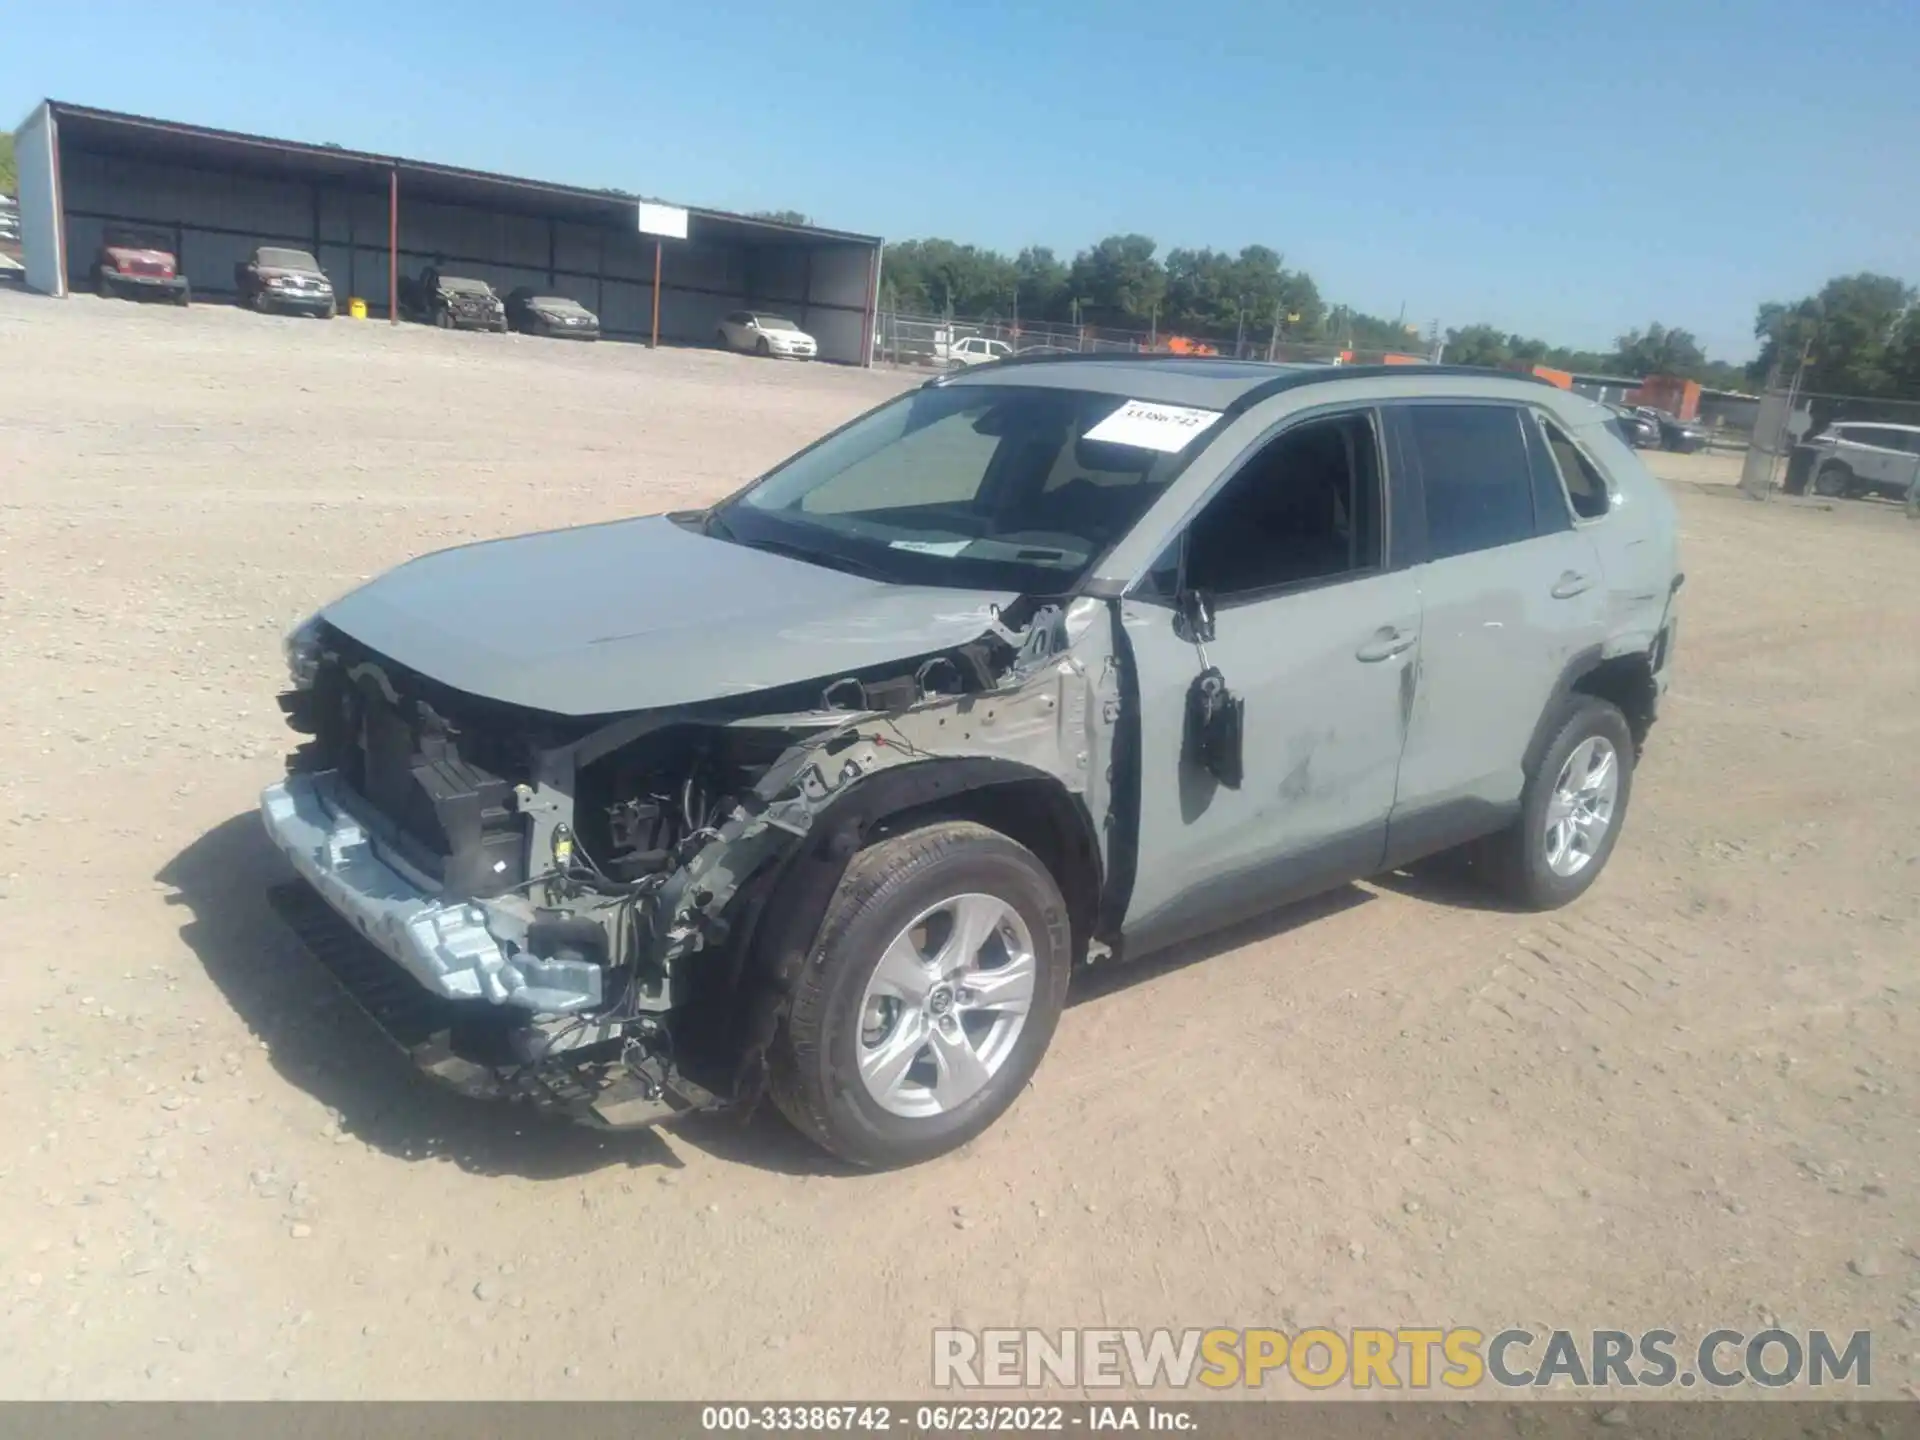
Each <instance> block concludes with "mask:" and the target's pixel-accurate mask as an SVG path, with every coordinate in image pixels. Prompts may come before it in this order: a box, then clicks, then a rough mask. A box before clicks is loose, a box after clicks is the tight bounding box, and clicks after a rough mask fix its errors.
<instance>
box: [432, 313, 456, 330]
mask: <svg viewBox="0 0 1920 1440" xmlns="http://www.w3.org/2000/svg"><path fill="white" fill-rule="evenodd" d="M433 323H434V324H436V325H438V326H439V327H440V328H441V329H442V330H451V329H452V328H453V312H452V311H450V310H436V311H434V312H433Z"/></svg>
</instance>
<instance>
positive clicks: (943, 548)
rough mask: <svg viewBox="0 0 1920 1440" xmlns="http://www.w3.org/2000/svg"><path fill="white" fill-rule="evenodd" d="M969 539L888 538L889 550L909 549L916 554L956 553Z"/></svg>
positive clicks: (963, 547) (967, 543)
mask: <svg viewBox="0 0 1920 1440" xmlns="http://www.w3.org/2000/svg"><path fill="white" fill-rule="evenodd" d="M972 543H973V542H972V541H971V540H889V541H888V542H887V548H888V549H889V550H911V551H912V552H913V553H914V554H916V555H958V554H959V553H960V552H961V551H962V550H964V549H966V548H967V546H969V545H971V544H972Z"/></svg>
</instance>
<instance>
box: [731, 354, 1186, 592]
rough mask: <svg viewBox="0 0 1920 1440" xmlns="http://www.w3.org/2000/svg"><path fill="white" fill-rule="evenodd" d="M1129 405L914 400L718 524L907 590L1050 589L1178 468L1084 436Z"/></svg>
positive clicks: (797, 466)
mask: <svg viewBox="0 0 1920 1440" xmlns="http://www.w3.org/2000/svg"><path fill="white" fill-rule="evenodd" d="M1126 403H1127V401H1126V397H1125V396H1121V395H1105V394H1094V393H1088V392H1083V391H1077V390H1064V389H1055V388H1051V387H1039V386H1033V387H1027V386H1010V385H991V386H989V385H956V386H943V387H938V388H935V389H928V390H916V391H914V392H913V393H911V394H910V395H906V396H903V397H902V398H900V399H898V400H895V401H893V402H891V403H890V404H887V405H884V406H882V407H881V408H880V409H878V410H875V411H873V412H872V413H870V414H868V415H865V416H863V417H862V418H861V419H859V420H856V421H855V422H854V423H853V424H851V425H849V426H848V427H847V428H846V429H844V430H841V431H839V432H838V433H836V434H834V435H830V436H828V437H827V438H826V439H825V440H823V441H821V442H820V443H819V444H818V445H815V446H814V447H813V448H811V449H809V450H805V451H802V452H801V453H800V454H799V455H796V456H795V457H794V458H793V459H791V460H789V461H788V462H787V463H786V464H785V465H782V466H781V467H780V468H779V469H777V470H775V471H773V472H772V473H771V474H769V475H767V476H766V477H765V478H764V479H763V480H761V481H760V482H759V483H758V484H757V485H755V486H753V488H751V489H750V490H747V491H746V492H745V493H743V494H741V495H740V496H738V497H736V498H735V499H734V500H732V501H729V502H728V503H727V504H725V505H724V506H722V507H720V509H719V510H718V511H716V512H715V516H714V518H715V519H716V520H717V521H718V524H717V525H714V526H713V527H712V530H713V533H715V534H716V535H718V536H719V537H720V538H722V539H729V540H733V541H736V542H738V543H740V544H744V545H751V546H756V547H759V548H765V549H777V550H781V551H783V552H785V553H789V554H797V555H799V556H801V557H802V558H804V559H809V560H813V561H815V562H817V563H819V564H823V565H830V566H837V567H838V568H842V569H850V570H856V571H860V572H862V573H868V574H872V575H875V576H878V577H879V578H882V579H885V580H890V581H894V582H896V583H900V584H910V585H940V586H953V587H964V588H982V589H985V588H995V589H1014V590H1022V591H1027V592H1031V593H1038V594H1059V593H1061V592H1063V591H1066V590H1069V589H1071V588H1072V587H1073V586H1074V584H1075V583H1076V582H1077V581H1078V580H1079V578H1080V577H1081V576H1082V575H1083V574H1085V573H1086V571H1087V569H1088V567H1089V566H1091V565H1092V564H1093V562H1094V561H1095V560H1096V559H1097V558H1098V557H1099V556H1100V555H1101V554H1102V553H1104V552H1105V551H1106V550H1107V549H1108V548H1109V547H1110V546H1111V545H1113V544H1114V543H1115V542H1116V541H1118V540H1119V539H1120V538H1121V537H1122V536H1123V535H1125V534H1126V532H1127V531H1128V530H1129V529H1130V528H1131V527H1132V526H1133V525H1134V523H1135V522H1136V521H1137V520H1139V518H1140V516H1141V515H1142V514H1143V513H1145V511H1146V509H1147V506H1148V505H1150V504H1152V503H1153V501H1154V500H1155V499H1156V498H1157V497H1158V496H1159V495H1160V493H1161V491H1162V490H1163V489H1164V488H1165V487H1166V485H1167V483H1168V481H1170V480H1171V479H1172V478H1173V476H1174V474H1175V472H1176V471H1177V470H1178V468H1179V465H1180V459H1181V456H1180V453H1179V452H1177V451H1176V452H1171V453H1169V452H1168V451H1165V450H1158V449H1151V448H1147V447H1145V446H1142V445H1137V444H1127V443H1115V442H1113V441H1110V440H1106V439H1088V438H1087V432H1088V431H1090V430H1092V429H1093V428H1094V427H1095V426H1097V425H1099V424H1100V422H1101V421H1103V420H1105V419H1106V418H1107V417H1108V416H1109V415H1111V414H1113V412H1114V411H1116V410H1118V409H1119V408H1120V407H1121V406H1122V405H1124V404H1126ZM1189 444H1191V441H1189Z"/></svg>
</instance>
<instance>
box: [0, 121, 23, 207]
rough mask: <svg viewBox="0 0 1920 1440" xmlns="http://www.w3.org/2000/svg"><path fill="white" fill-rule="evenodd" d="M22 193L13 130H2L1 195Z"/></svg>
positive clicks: (0, 155) (0, 131)
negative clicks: (14, 149) (14, 152)
mask: <svg viewBox="0 0 1920 1440" xmlns="http://www.w3.org/2000/svg"><path fill="white" fill-rule="evenodd" d="M19 193H20V169H19V166H18V165H16V164H15V163H14V159H13V132H12V131H11V130H0V195H18V194H19Z"/></svg>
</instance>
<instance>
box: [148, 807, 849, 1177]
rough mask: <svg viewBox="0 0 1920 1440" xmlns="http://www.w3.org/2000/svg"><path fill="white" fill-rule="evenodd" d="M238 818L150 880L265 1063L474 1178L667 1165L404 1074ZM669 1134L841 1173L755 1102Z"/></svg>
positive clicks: (664, 1148)
mask: <svg viewBox="0 0 1920 1440" xmlns="http://www.w3.org/2000/svg"><path fill="white" fill-rule="evenodd" d="M291 873H292V872H291V871H290V870H289V868H288V866H287V864H286V861H285V860H284V859H282V857H281V856H280V855H279V853H278V852H276V851H275V850H274V848H273V846H272V845H271V844H270V843H269V842H268V840H267V838H266V836H265V835H264V834H263V833H262V832H261V829H260V822H259V819H258V818H257V817H256V816H254V815H252V814H244V815H236V816H234V817H233V818H232V819H230V820H227V821H224V822H223V823H221V824H220V825H217V826H215V827H214V828H213V829H212V830H210V831H208V832H207V833H206V834H204V835H202V836H201V837H200V838H199V839H198V840H196V841H194V842H193V843H192V844H191V845H189V846H188V847H187V848H186V849H184V850H182V851H181V852H180V853H179V854H178V855H176V856H174V857H173V859H172V860H171V861H169V862H168V863H167V865H166V866H165V867H164V868H163V869H162V870H161V871H160V873H159V874H158V875H157V876H156V877H155V878H156V879H157V880H158V881H160V883H161V884H163V885H168V886H171V887H172V889H173V891H174V893H173V894H172V895H171V896H169V897H168V898H169V903H171V904H174V905H178V906H180V907H182V908H183V909H184V910H186V911H187V912H188V913H187V916H186V918H185V920H184V923H183V924H182V925H181V927H180V936H181V939H183V940H184V941H185V942H186V943H187V945H188V946H189V947H190V948H191V949H192V950H193V952H194V954H195V955H197V956H198V957H199V959H200V963H201V964H202V965H203V966H204V967H205V968H206V972H207V974H208V976H209V977H210V978H211V979H212V980H213V982H214V984H215V985H217V986H218V987H219V988H220V991H221V993H222V994H223V995H224V996H225V997H226V1000H227V1002H228V1003H229V1004H231V1005H232V1006H233V1008H234V1011H235V1013H237V1014H238V1015H239V1016H240V1018H241V1019H242V1020H243V1021H245V1022H246V1024H247V1026H248V1028H249V1029H250V1030H251V1031H252V1032H253V1035H254V1037H255V1039H256V1040H258V1041H261V1042H264V1044H265V1047H266V1053H267V1055H268V1057H269V1059H270V1060H271V1061H272V1063H273V1067H274V1069H275V1070H276V1071H278V1072H279V1074H280V1075H281V1076H282V1077H283V1078H285V1079H286V1080H287V1081H288V1082H289V1083H290V1084H292V1085H294V1086H296V1087H298V1088H299V1089H301V1090H304V1091H305V1092H306V1093H307V1094H309V1095H311V1096H312V1097H313V1098H314V1099H315V1100H317V1101H319V1102H320V1104H321V1105H323V1106H325V1107H326V1108H327V1110H329V1111H331V1112H332V1114H333V1115H334V1116H336V1117H337V1118H338V1128H339V1130H340V1131H341V1132H342V1133H344V1134H346V1135H348V1136H350V1137H352V1138H353V1139H355V1140H359V1141H362V1142H364V1143H365V1144H367V1145H370V1146H372V1147H373V1148H374V1149H376V1150H379V1151H381V1152H382V1153H384V1154H387V1155H392V1156H394V1157H395V1158H397V1159H402V1160H411V1161H443V1162H444V1161H451V1162H452V1163H453V1164H456V1165H458V1166H459V1167H460V1168H461V1169H463V1170H467V1171H470V1172H472V1173H474V1174H479V1175H517V1176H522V1177H524V1178H527V1179H535V1180H552V1179H564V1178H566V1177H568V1176H573V1175H584V1174H588V1173H590V1172H592V1171H595V1170H601V1169H605V1168H607V1167H609V1166H615V1165H624V1166H636V1167H645V1166H660V1167H662V1168H665V1169H674V1168H678V1167H679V1166H680V1165H681V1164H682V1162H681V1161H680V1159H679V1158H678V1157H677V1156H676V1154H675V1153H674V1148H673V1145H672V1144H670V1143H669V1142H668V1140H667V1139H666V1138H665V1136H664V1135H663V1134H662V1132H659V1131H654V1130H633V1131H620V1132H612V1131H601V1130H594V1129H589V1128H588V1127H586V1126H583V1125H577V1124H574V1123H572V1122H570V1121H568V1120H565V1119H563V1118H560V1117H557V1116H553V1115H543V1114H538V1113H535V1112H533V1111H531V1110H529V1109H526V1108H524V1107H522V1106H517V1105H515V1106H509V1105H504V1104H500V1103H497V1102H489V1101H484V1100H473V1099H469V1098H467V1097H465V1096H462V1095H457V1094H454V1093H453V1092H451V1091H449V1090H446V1089H443V1088H441V1087H440V1086H438V1085H436V1084H434V1083H433V1082H432V1081H430V1080H428V1079H427V1078H426V1077H425V1076H423V1075H421V1074H420V1073H419V1072H418V1071H417V1070H415V1068H414V1066H413V1064H412V1062H411V1061H409V1060H408V1059H407V1058H406V1056H404V1055H403V1054H401V1053H400V1051H399V1050H398V1049H397V1048H395V1047H394V1046H393V1045H392V1044H391V1043H390V1042H389V1041H388V1040H387V1039H386V1037H385V1036H384V1035H382V1034H381V1033H380V1030H379V1028H378V1027H377V1026H376V1025H375V1024H374V1023H373V1021H372V1020H370V1019H368V1018H367V1016H365V1015H364V1014H362V1013H361V1011H360V1010H359V1008H358V1007H357V1006H356V1005H355V1004H354V1003H353V1002H352V1001H351V1000H350V999H348V998H347V996H346V995H345V994H344V993H343V992H342V991H341V990H340V988H339V987H338V986H337V985H336V984H335V983H334V981H333V979H332V977H331V976H330V975H328V974H327V972H326V971H325V969H323V968H322V966H321V965H320V962H319V961H317V960H315V959H314V958H313V957H312V956H311V955H309V954H308V953H307V951H306V948H305V946H304V945H302V944H301V942H300V941H299V940H298V939H297V938H296V937H295V935H294V934H293V932H292V931H291V930H289V929H288V928H287V926H286V925H285V923H284V922H283V921H282V920H281V919H280V917H279V916H278V915H277V914H276V913H275V912H274V910H273V908H272V906H271V905H270V904H269V903H268V900H267V895H268V892H269V891H270V890H271V889H272V887H274V886H275V885H278V884H280V883H281V882H283V881H285V880H286V879H288V878H289V876H290V875H291ZM671 1133H672V1135H673V1136H674V1137H675V1138H677V1139H681V1140H684V1141H686V1142H687V1143H688V1144H690V1145H692V1146H694V1147H696V1148H698V1149H701V1150H704V1151H707V1152H708V1153H710V1154H713V1155H715V1156H716V1157H719V1158H722V1159H726V1160H731V1161H735V1162H737V1163H740V1164H745V1165H755V1166H758V1167H760V1168H762V1169H767V1170H772V1171H776V1172H781V1173H791V1174H817V1175H832V1174H846V1173H851V1172H850V1170H849V1167H846V1166H844V1165H841V1164H839V1162H836V1161H834V1160H833V1159H831V1158H830V1157H828V1156H826V1155H825V1154H823V1153H822V1152H820V1151H818V1150H816V1149H815V1148H814V1147H813V1146H812V1145H810V1144H808V1143H807V1141H805V1140H804V1139H802V1138H801V1136H799V1135H798V1134H796V1133H795V1132H794V1131H793V1130H792V1129H791V1128H790V1127H788V1126H787V1125H786V1124H785V1123H784V1122H783V1121H781V1119H780V1118H779V1116H777V1115H775V1114H773V1113H772V1112H771V1110H770V1108H769V1107H767V1106H764V1105H763V1106H761V1107H759V1109H758V1110H757V1111H755V1112H754V1113H753V1114H752V1115H750V1116H747V1117H745V1118H742V1117H740V1116H732V1115H711V1116H695V1117H689V1118H688V1119H686V1120H683V1121H680V1122H678V1123H676V1125H675V1126H674V1128H673V1130H672V1132H671Z"/></svg>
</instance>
